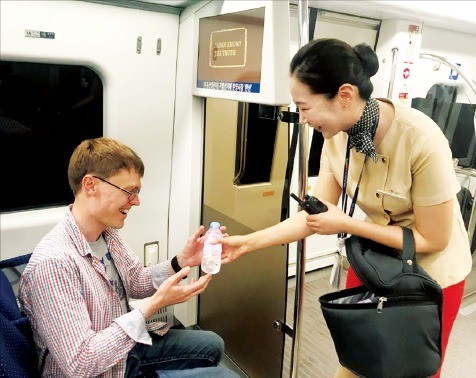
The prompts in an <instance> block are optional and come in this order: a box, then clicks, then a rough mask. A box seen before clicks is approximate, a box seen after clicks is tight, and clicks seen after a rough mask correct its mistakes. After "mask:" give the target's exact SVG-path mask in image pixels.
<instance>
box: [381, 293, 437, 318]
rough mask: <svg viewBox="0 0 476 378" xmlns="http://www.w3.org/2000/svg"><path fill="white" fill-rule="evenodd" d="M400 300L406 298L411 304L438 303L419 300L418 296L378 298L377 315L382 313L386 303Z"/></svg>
mask: <svg viewBox="0 0 476 378" xmlns="http://www.w3.org/2000/svg"><path fill="white" fill-rule="evenodd" d="M400 298H405V299H406V300H407V301H409V302H411V301H413V302H420V303H427V302H431V303H437V301H436V300H432V299H430V298H425V299H422V298H419V297H418V296H414V297H408V296H396V297H390V298H388V297H379V298H378V303H377V313H379V314H381V313H382V311H383V304H384V302H388V301H389V299H390V302H392V301H394V300H398V299H400Z"/></svg>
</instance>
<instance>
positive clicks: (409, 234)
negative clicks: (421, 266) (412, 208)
mask: <svg viewBox="0 0 476 378" xmlns="http://www.w3.org/2000/svg"><path fill="white" fill-rule="evenodd" d="M402 230H403V254H402V259H403V260H402V264H403V269H402V271H403V273H417V271H418V266H417V262H416V258H415V238H414V237H413V231H412V230H411V229H410V228H407V227H402Z"/></svg>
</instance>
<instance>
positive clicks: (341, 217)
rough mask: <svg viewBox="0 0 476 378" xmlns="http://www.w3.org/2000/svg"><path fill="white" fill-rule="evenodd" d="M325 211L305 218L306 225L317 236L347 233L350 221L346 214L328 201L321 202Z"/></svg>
mask: <svg viewBox="0 0 476 378" xmlns="http://www.w3.org/2000/svg"><path fill="white" fill-rule="evenodd" d="M322 202H323V203H324V204H325V205H326V206H327V209H328V210H327V211H326V212H324V213H320V214H313V215H307V216H306V225H307V227H309V228H310V229H311V230H312V231H313V232H314V233H316V234H319V235H334V234H338V233H341V232H347V230H348V224H349V222H350V221H352V218H350V217H349V216H348V215H347V214H345V213H344V212H343V211H342V210H340V209H339V208H338V207H337V206H335V205H333V204H332V203H330V202H328V201H322Z"/></svg>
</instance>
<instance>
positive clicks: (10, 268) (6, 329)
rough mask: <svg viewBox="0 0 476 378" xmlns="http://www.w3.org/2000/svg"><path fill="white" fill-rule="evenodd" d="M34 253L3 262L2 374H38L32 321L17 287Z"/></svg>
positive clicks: (0, 278) (0, 305)
mask: <svg viewBox="0 0 476 378" xmlns="http://www.w3.org/2000/svg"><path fill="white" fill-rule="evenodd" d="M30 256H31V254H27V255H23V256H19V257H14V258H12V259H8V260H3V261H0V345H1V347H0V377H38V376H39V372H38V357H37V354H36V349H35V343H34V341H33V334H32V330H31V327H30V322H29V321H28V319H27V318H26V316H25V315H24V314H23V313H22V312H21V311H20V308H19V307H18V302H17V296H16V293H15V291H16V290H14V288H16V287H17V286H18V282H19V280H20V276H21V271H22V267H24V266H25V265H26V264H27V263H28V261H29V259H30Z"/></svg>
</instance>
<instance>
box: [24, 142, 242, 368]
mask: <svg viewBox="0 0 476 378" xmlns="http://www.w3.org/2000/svg"><path fill="white" fill-rule="evenodd" d="M143 175H144V165H143V163H142V160H141V159H140V158H139V157H138V156H137V155H136V154H135V152H134V151H132V150H131V149H130V148H128V147H127V146H125V145H123V144H121V143H120V142H118V141H115V140H113V139H109V138H97V139H90V140H85V141H83V142H82V143H81V144H80V145H79V146H78V147H77V148H76V149H75V151H74V152H73V155H72V156H71V159H70V163H69V167H68V180H69V184H70V186H71V189H72V191H73V193H74V197H75V198H74V203H73V205H70V206H69V208H68V210H67V213H66V215H65V217H64V218H63V219H62V220H61V221H60V222H59V223H58V224H57V225H56V226H55V227H54V228H53V230H52V231H50V232H49V233H48V234H47V235H46V236H45V237H44V238H43V239H42V240H41V241H40V243H39V244H38V246H37V247H36V248H35V250H34V252H33V255H32V257H31V259H30V262H29V264H28V266H27V267H26V269H25V271H24V273H23V275H22V278H21V282H20V302H21V305H22V309H23V311H24V312H25V313H26V315H27V316H28V318H29V319H30V322H31V325H32V328H33V332H34V338H35V342H36V345H37V349H38V351H39V357H40V361H44V370H43V374H44V375H45V376H55V377H57V376H71V377H85V376H88V377H90V376H101V377H124V376H126V377H135V376H139V375H143V376H157V374H158V375H159V376H160V377H236V376H237V375H236V374H234V373H232V372H231V371H229V370H227V369H224V368H219V367H217V365H218V363H219V362H220V359H221V357H222V354H223V349H224V344H223V340H222V339H221V338H220V337H219V336H218V335H216V334H214V333H212V332H207V331H194V330H177V329H171V330H169V325H168V324H165V323H159V324H154V325H153V326H152V329H150V331H153V332H154V333H155V334H154V335H153V337H151V335H150V334H149V333H148V332H147V329H146V320H147V319H148V318H149V317H151V316H152V315H153V314H156V313H157V311H158V310H159V309H160V308H162V307H165V306H170V305H173V304H176V303H181V302H185V301H187V300H189V299H190V298H192V297H194V296H196V295H198V294H200V293H201V292H203V291H204V290H205V288H206V287H207V285H208V283H209V282H210V280H211V276H210V275H205V276H202V277H200V278H199V279H198V280H197V281H196V282H194V281H192V282H191V283H189V284H180V282H181V281H182V279H183V278H185V277H186V276H187V274H188V273H189V272H190V267H192V266H196V265H198V264H199V263H200V258H201V254H202V247H201V244H199V243H198V242H197V239H198V238H199V236H200V234H201V233H202V232H203V227H202V226H201V227H200V228H199V229H198V230H197V231H196V232H195V233H194V234H193V235H191V236H190V238H189V239H188V241H187V243H186V245H185V248H184V250H183V251H182V252H181V253H179V254H178V255H177V256H176V257H174V258H173V259H172V260H171V261H166V262H163V263H159V264H157V265H155V266H154V267H148V268H144V267H143V266H142V264H141V263H140V262H139V260H138V258H137V256H136V255H135V254H134V253H133V252H132V251H131V250H130V249H129V248H128V247H127V246H126V245H125V244H124V242H123V241H122V240H121V238H120V236H119V234H118V232H117V229H120V228H122V227H123V226H124V222H125V219H126V217H127V214H128V212H129V211H130V210H131V208H132V206H139V204H140V200H139V192H140V188H141V178H142V177H143ZM128 297H130V298H146V299H144V300H143V301H142V304H141V306H140V308H138V309H135V310H132V311H130V307H129V304H128Z"/></svg>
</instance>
